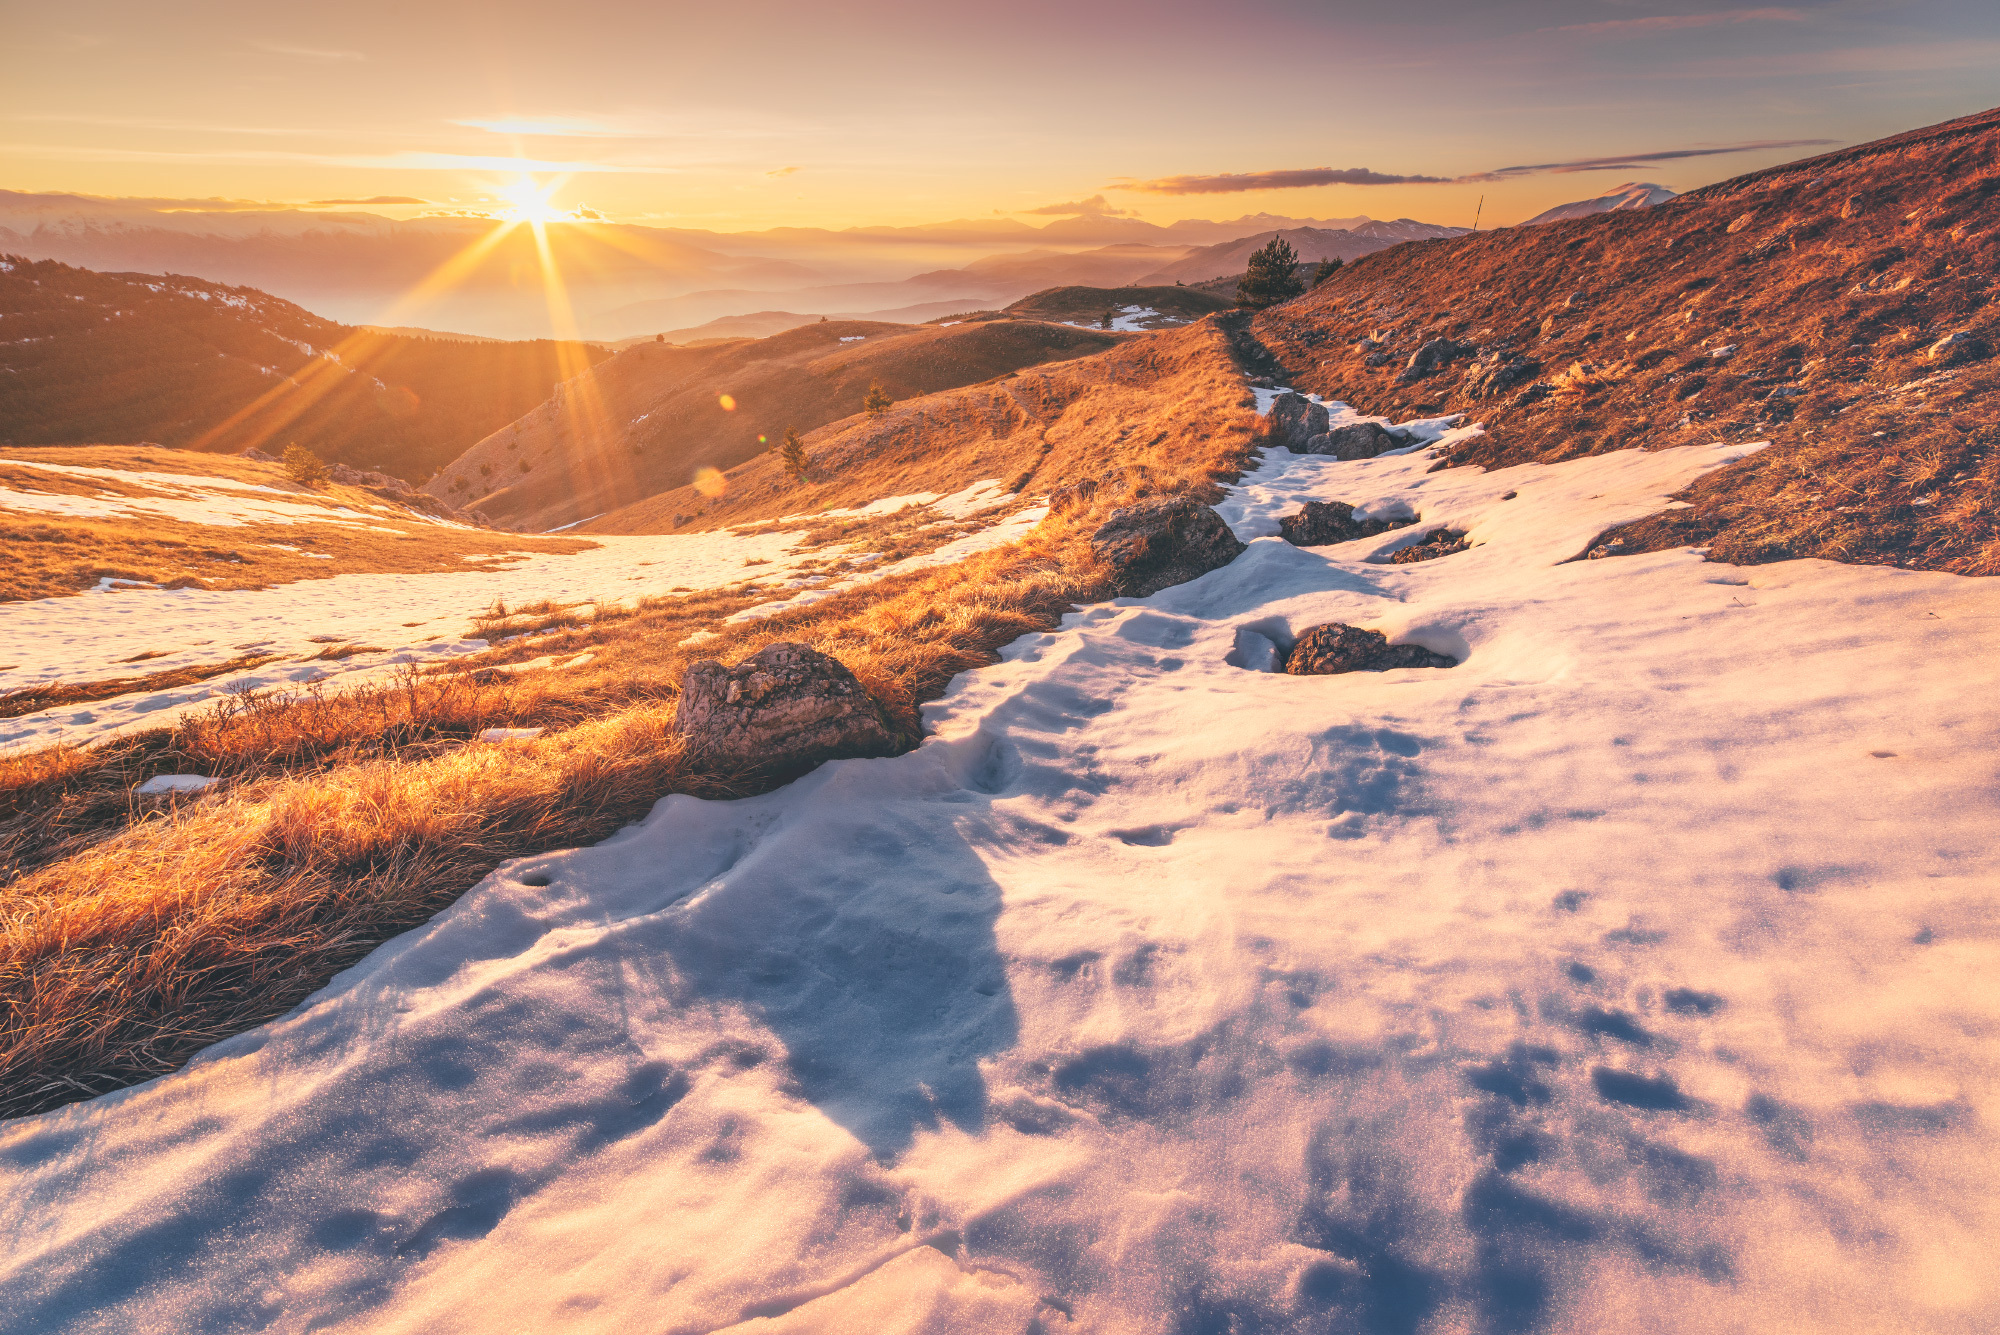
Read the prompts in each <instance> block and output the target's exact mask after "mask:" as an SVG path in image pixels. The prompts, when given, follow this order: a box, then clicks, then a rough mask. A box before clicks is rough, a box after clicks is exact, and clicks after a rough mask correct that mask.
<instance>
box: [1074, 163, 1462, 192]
mask: <svg viewBox="0 0 2000 1335" xmlns="http://www.w3.org/2000/svg"><path fill="white" fill-rule="evenodd" d="M1452 179H1453V178H1451V177H1448V176H1387V175H1384V174H1383V173H1381V172H1378V171H1370V170H1369V169H1368V168H1366V167H1303V168H1298V169H1294V170H1291V171H1269V172H1225V173H1223V174H1222V175H1220V176H1162V177H1160V178H1159V179H1158V180H1153V181H1127V182H1125V183H1123V184H1114V185H1108V186H1106V187H1104V188H1105V189H1106V190H1136V191H1140V192H1142V193H1144V194H1148V195H1230V194H1237V193H1240V192H1242V191H1245V190H1299V189H1303V188H1304V187H1306V186H1314V185H1444V184H1447V183H1449V182H1450V181H1451V180H1452Z"/></svg>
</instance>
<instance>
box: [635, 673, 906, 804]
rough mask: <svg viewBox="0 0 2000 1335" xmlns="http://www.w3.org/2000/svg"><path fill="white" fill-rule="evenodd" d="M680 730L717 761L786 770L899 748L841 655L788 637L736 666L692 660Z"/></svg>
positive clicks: (697, 752)
mask: <svg viewBox="0 0 2000 1335" xmlns="http://www.w3.org/2000/svg"><path fill="white" fill-rule="evenodd" d="M674 731H675V732H677V733H679V734H681V735H682V736H683V737H685V738H687V741H688V750H689V753H690V754H691V755H693V756H695V757H697V758H699V759H701V760H703V761H706V762H708V763H710V764H716V765H721V766H725V767H727V768H730V769H736V770H756V771H763V772H768V773H776V774H785V775H793V774H803V773H804V772H805V771H807V770H809V769H811V768H813V766H815V765H817V764H819V763H820V762H821V761H825V760H835V759H839V758H842V757H846V756H886V755H890V754H892V753H893V752H894V751H895V749H896V743H895V738H894V737H893V736H892V735H891V734H890V732H889V729H888V727H887V726H886V725H885V724H884V722H883V720H882V711H881V709H880V708H879V707H878V706H877V705H876V703H875V701H874V700H873V699H872V698H870V696H869V694H868V692H867V691H866V690H864V689H863V688H862V686H861V683H860V682H858V681H856V680H855V678H854V674H853V673H852V672H849V671H848V670H847V668H846V667H845V666H844V665H843V664H842V663H841V662H840V660H839V659H837V658H833V657H830V656H828V655H826V654H823V653H821V652H819V651H818V650H817V649H811V648H808V647H807V646H805V645H803V644H790V643H785V642H780V643H777V644H767V645H765V646H764V647H763V648H762V649H759V650H758V651H757V652H756V653H754V654H752V655H751V656H750V657H748V658H746V659H744V660H743V661H742V662H741V663H738V664H737V665H736V666H735V667H733V668H730V667H724V666H723V665H722V664H720V663H718V662H716V661H715V660H713V659H704V660H703V661H701V662H699V663H696V664H694V665H693V666H691V667H689V668H688V670H687V676H686V677H685V678H683V679H682V681H681V700H680V705H679V707H678V708H676V709H675V711H674Z"/></svg>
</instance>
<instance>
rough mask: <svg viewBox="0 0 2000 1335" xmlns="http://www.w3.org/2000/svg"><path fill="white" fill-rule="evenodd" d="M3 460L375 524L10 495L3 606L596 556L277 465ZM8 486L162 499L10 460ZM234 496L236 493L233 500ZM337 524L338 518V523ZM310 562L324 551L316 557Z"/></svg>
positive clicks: (66, 451)
mask: <svg viewBox="0 0 2000 1335" xmlns="http://www.w3.org/2000/svg"><path fill="white" fill-rule="evenodd" d="M0 460H19V461H21V463H24V464H28V465H33V464H36V463H46V464H59V465H63V466H65V467H87V468H116V469H123V470H127V471H132V472H152V473H176V474H180V475H182V476H186V477H188V478H189V479H190V480H191V481H197V482H198V481H199V480H200V479H202V478H206V477H225V478H232V479H235V480H237V481H241V482H251V483H255V484H257V485H259V486H268V487H274V488H278V489H280V490H281V491H282V492H283V493H284V494H283V495H282V496H279V497H277V498H276V499H280V500H283V501H286V502H287V503H295V504H300V505H307V506H316V507H319V508H323V509H326V510H328V511H329V512H331V511H332V510H334V509H346V510H349V511H359V512H360V513H361V514H363V515H365V516H366V517H367V521H368V526H361V525H358V524H356V523H354V522H353V520H352V517H351V516H339V518H343V519H347V520H348V522H346V523H335V522H315V521H312V520H309V519H308V520H305V521H302V522H300V523H296V524H283V523H249V524H238V525H217V524H193V523H186V522H183V521H179V520H174V519H168V518H164V517H161V516H158V515H144V514H133V515H121V516H115V517H106V518H101V519H82V518H71V517H67V516H59V515H48V514H43V513H40V512H34V511H23V510H9V509H7V508H6V497H5V495H4V494H0V549H4V550H5V551H6V553H7V561H6V564H5V566H4V567H0V602H8V601H16V600H22V599H29V598H51V597H60V596H63V595H66V594H74V593H80V592H82V591H83V590H85V589H89V588H92V587H94V586H95V585H96V584H97V582H98V581H99V580H100V579H103V578H105V577H107V576H108V577H110V578H113V579H124V580H134V581H139V582H142V583H147V584H157V585H161V586H163V587H166V588H197V589H266V588H271V587H273V586H274V585H279V584H289V583H292V582H294V581H297V580H304V579H326V578H329V577H330V576H333V575H345V574H354V573H362V572H367V573H385V574H420V573H425V572H435V571H452V572H463V571H468V570H492V569H496V568H501V569H504V568H505V567H506V566H507V565H508V564H509V563H511V562H514V561H518V560H520V559H521V558H522V556H523V555H525V554H532V553H543V552H560V553H570V552H579V551H585V550H587V549H589V548H591V547H594V546H596V544H595V543H592V542H590V541H589V540H588V539H579V538H547V537H539V536H528V535H523V534H514V533H497V532H493V531H491V530H484V529H469V528H460V527H450V526H446V525H443V524H438V523H433V522H430V521H429V520H428V519H426V518H424V517H422V516H420V515H417V514H413V513H412V512H411V511H410V510H408V509H407V508H405V507H403V506H400V505H397V504H396V503H394V502H392V501H389V500H386V499H384V498H383V497H381V496H377V495H375V494H374V493H373V492H369V491H366V490H364V489H361V488H357V487H346V486H339V485H333V486H328V487H325V488H322V489H318V490H309V489H306V488H301V487H298V486H296V485H295V484H293V483H292V482H291V480H290V479H289V478H287V477H286V476H285V474H284V470H283V469H282V468H280V467H279V466H278V465H276V464H266V463H258V462H255V461H252V460H247V459H239V458H236V457H234V456H230V455H213V454H196V453H192V452H190V451H184V450H168V449H160V448H157V447H147V446H138V445H125V446H75V447H64V448H54V447H35V448H26V447H11V446H10V447H0ZM0 488H11V489H14V490H22V489H29V490H35V491H41V492H46V493H51V494H62V495H77V496H93V495H97V494H100V493H110V494H112V495H116V496H121V497H131V498H140V497H145V496H149V495H151V496H156V495H160V494H162V493H160V492H159V491H157V490H155V489H153V488H151V487H149V486H147V485H145V484H142V483H137V482H133V481H130V480H127V479H119V478H96V477H75V476H72V475H69V474H65V473H56V472H51V471H49V470H48V469H46V468H34V467H22V466H18V465H16V464H4V463H0ZM224 494H225V495H228V494H229V493H224ZM334 518H336V516H333V515H332V514H331V513H329V516H328V519H329V521H331V520H332V519H334ZM307 553H317V555H308V554H307Z"/></svg>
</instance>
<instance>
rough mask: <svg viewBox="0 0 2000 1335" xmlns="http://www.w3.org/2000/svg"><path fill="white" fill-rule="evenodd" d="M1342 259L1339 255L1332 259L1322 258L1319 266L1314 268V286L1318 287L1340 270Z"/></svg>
mask: <svg viewBox="0 0 2000 1335" xmlns="http://www.w3.org/2000/svg"><path fill="white" fill-rule="evenodd" d="M1340 267H1341V260H1340V257H1339V256H1338V255H1336V256H1334V257H1333V258H1332V259H1330V260H1321V261H1320V262H1319V268H1317V269H1314V270H1313V286H1314V287H1318V286H1319V285H1320V284H1321V283H1324V282H1325V281H1326V280H1327V279H1329V278H1331V277H1333V276H1334V275H1335V274H1337V273H1339V272H1340Z"/></svg>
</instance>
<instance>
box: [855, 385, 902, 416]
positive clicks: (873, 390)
mask: <svg viewBox="0 0 2000 1335" xmlns="http://www.w3.org/2000/svg"><path fill="white" fill-rule="evenodd" d="M893 402H895V400H894V399H891V398H890V397H889V393H888V391H887V390H885V389H883V388H882V386H881V385H879V384H874V383H871V384H870V385H869V386H868V394H867V397H865V398H863V399H862V400H861V411H862V412H864V413H867V414H868V415H869V416H870V417H880V416H881V415H882V414H883V413H886V412H888V411H889V405H890V404H891V403H893Z"/></svg>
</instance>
